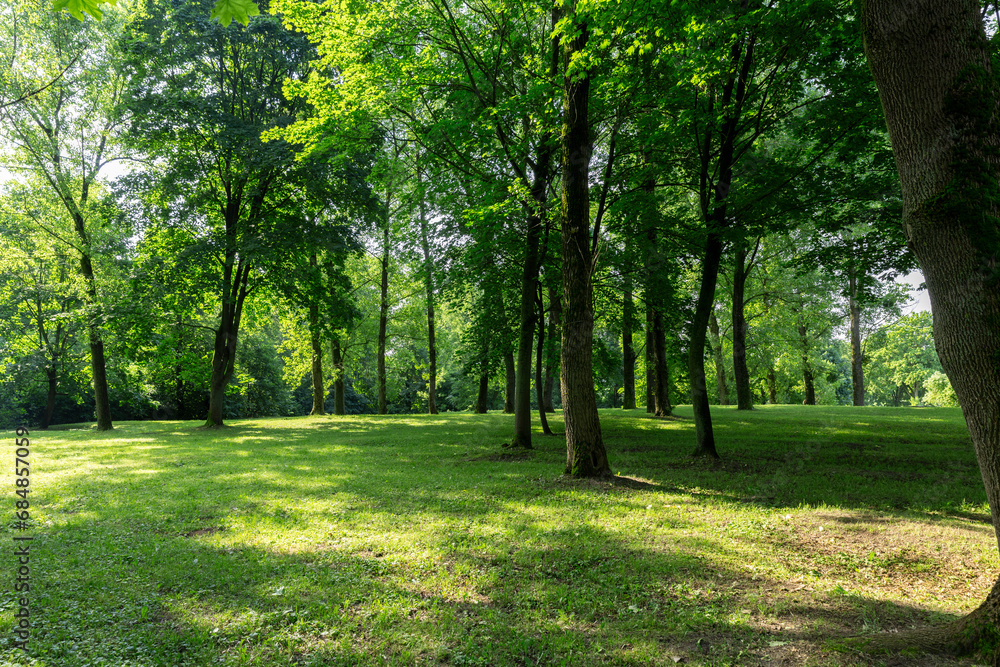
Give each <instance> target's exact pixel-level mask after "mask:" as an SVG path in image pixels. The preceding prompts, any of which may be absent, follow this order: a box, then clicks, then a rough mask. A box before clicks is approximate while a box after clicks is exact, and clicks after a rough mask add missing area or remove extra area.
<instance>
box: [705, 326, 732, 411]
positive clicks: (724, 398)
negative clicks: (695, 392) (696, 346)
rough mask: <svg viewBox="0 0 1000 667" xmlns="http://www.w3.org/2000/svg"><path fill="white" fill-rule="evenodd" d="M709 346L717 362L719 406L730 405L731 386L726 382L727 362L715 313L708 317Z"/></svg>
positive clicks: (716, 374) (716, 379) (716, 376)
mask: <svg viewBox="0 0 1000 667" xmlns="http://www.w3.org/2000/svg"><path fill="white" fill-rule="evenodd" d="M708 332H709V335H710V338H709V346H710V347H711V348H712V360H713V361H714V362H715V384H716V387H717V388H718V391H719V405H729V385H728V384H727V382H726V361H725V355H723V354H722V336H721V334H720V331H719V320H718V319H717V318H716V317H715V311H712V313H711V314H710V315H709V317H708Z"/></svg>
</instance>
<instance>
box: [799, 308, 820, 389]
mask: <svg viewBox="0 0 1000 667" xmlns="http://www.w3.org/2000/svg"><path fill="white" fill-rule="evenodd" d="M798 329H799V343H800V344H801V345H802V382H803V384H804V385H805V389H806V399H805V402H804V403H803V405H816V383H815V382H814V380H813V372H812V364H810V363H809V336H808V333H809V331H808V329H807V328H806V325H805V323H804V322H803V321H802V320H801V319H800V320H799V326H798Z"/></svg>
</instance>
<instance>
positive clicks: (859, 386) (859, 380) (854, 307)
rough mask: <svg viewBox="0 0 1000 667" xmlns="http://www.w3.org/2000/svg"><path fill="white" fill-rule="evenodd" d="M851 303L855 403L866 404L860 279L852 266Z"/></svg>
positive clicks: (852, 378) (849, 285) (849, 296)
mask: <svg viewBox="0 0 1000 667" xmlns="http://www.w3.org/2000/svg"><path fill="white" fill-rule="evenodd" d="M848 280H849V284H848V289H849V292H850V293H849V295H848V298H849V304H848V307H849V308H850V310H851V384H852V387H853V388H852V391H851V393H852V398H853V399H854V405H856V406H862V405H864V404H865V371H864V368H863V367H862V366H861V361H862V354H861V304H859V303H858V280H857V275H856V274H855V271H854V267H853V266H852V267H851V268H850V270H849V271H848Z"/></svg>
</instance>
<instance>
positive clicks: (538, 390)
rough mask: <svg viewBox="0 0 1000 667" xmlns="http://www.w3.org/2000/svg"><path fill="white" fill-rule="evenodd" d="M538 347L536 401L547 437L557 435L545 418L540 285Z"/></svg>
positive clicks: (543, 337) (542, 323) (542, 306)
mask: <svg viewBox="0 0 1000 667" xmlns="http://www.w3.org/2000/svg"><path fill="white" fill-rule="evenodd" d="M537 302H538V322H537V324H538V347H537V349H536V352H535V400H536V401H537V402H538V420H539V421H540V422H541V424H542V433H544V434H545V435H555V434H554V433H553V432H552V429H550V428H549V419H548V417H546V416H545V402H544V397H543V396H542V394H543V393H545V387H544V383H543V381H542V360H543V359H544V357H545V312H544V311H543V310H542V309H543V308H544V304H543V302H542V286H541V285H538V299H537Z"/></svg>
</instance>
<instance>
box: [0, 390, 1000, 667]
mask: <svg viewBox="0 0 1000 667" xmlns="http://www.w3.org/2000/svg"><path fill="white" fill-rule="evenodd" d="M677 415H678V416H677V417H676V418H673V419H668V420H656V419H652V418H650V417H647V416H646V415H645V413H641V412H638V411H632V412H623V411H620V410H618V411H612V410H608V411H602V415H601V417H602V426H603V429H604V438H605V442H606V445H607V448H608V453H609V458H610V460H611V464H612V466H613V468H614V470H615V472H616V473H617V475H616V477H615V478H614V479H612V480H605V481H576V480H570V479H567V478H564V477H563V476H562V475H561V472H562V469H563V467H564V464H565V444H564V440H563V439H562V438H544V437H542V436H540V435H536V437H535V445H536V449H535V450H533V451H531V452H517V451H511V450H505V449H502V448H501V447H500V443H502V442H504V441H505V440H507V439H508V437H509V432H510V430H511V428H512V417H510V416H508V415H499V414H491V415H486V416H482V415H471V414H449V415H440V416H425V415H419V416H418V415H409V416H388V417H378V416H358V417H346V418H344V417H332V416H327V417H302V418H293V419H267V420H247V421H236V422H232V425H231V427H229V428H227V429H223V430H216V431H206V430H201V429H197V428H195V426H196V424H194V423H182V422H126V423H120V424H118V425H117V427H116V429H115V430H114V431H113V432H112V433H110V434H105V435H101V434H97V433H95V432H93V431H92V430H91V429H90V428H89V426H88V425H77V426H70V427H63V428H60V427H57V428H53V429H51V430H50V431H48V432H41V431H36V432H32V434H31V440H32V459H31V471H32V476H31V480H32V486H31V489H32V491H31V497H30V500H31V504H32V507H31V511H32V519H33V527H32V529H31V530H30V534H32V535H34V536H35V540H34V542H33V543H32V546H31V550H32V561H31V577H32V590H31V598H30V601H31V611H32V614H33V616H32V623H33V628H32V637H31V640H30V642H29V646H30V647H31V650H30V652H29V653H30V655H31V656H32V658H31V659H30V660H27V659H25V658H24V657H23V655H22V653H21V652H20V651H18V650H15V649H10V648H4V649H3V650H4V651H5V652H4V653H3V656H4V657H6V659H8V660H9V661H10V662H13V663H17V664H22V663H25V662H29V663H31V664H36V665H50V666H63V665H65V666H78V665H79V666H83V665H114V666H116V667H117V666H123V667H124V666H143V667H146V666H154V665H234V666H235V665H344V666H355V665H490V666H493V665H512V666H513V665H580V666H589V665H674V664H678V663H679V662H680V663H682V664H691V665H694V664H699V665H701V664H704V665H757V664H760V665H778V664H785V665H805V664H810V665H858V664H907V665H920V664H927V665H944V664H955V665H959V664H974V663H973V662H971V661H960V660H953V661H948V660H945V659H942V658H940V657H938V658H923V659H921V658H919V657H913V656H910V657H907V658H905V660H903V662H892V658H891V657H890V658H878V657H867V656H860V655H857V654H852V653H845V652H843V651H838V650H835V649H834V647H835V646H836V641H835V640H837V639H838V638H841V637H845V636H848V635H855V634H867V633H874V632H879V631H887V630H898V629H905V628H909V627H914V626H920V625H923V624H930V623H941V622H944V621H947V620H948V619H951V618H955V617H957V616H958V615H961V614H963V613H966V612H968V611H970V610H971V609H973V608H974V607H975V606H977V605H978V603H979V602H980V601H981V600H982V599H983V598H984V597H985V595H986V593H987V592H988V590H989V588H990V586H991V585H992V583H993V582H994V581H995V579H996V575H997V571H998V568H1000V562H998V559H997V550H996V546H997V545H996V538H995V536H994V533H993V528H992V525H991V524H990V520H989V512H988V508H987V506H986V501H985V495H984V492H983V488H982V481H981V479H980V477H979V472H978V469H977V467H976V462H975V458H974V456H973V453H972V448H971V445H970V443H969V440H968V435H967V433H966V431H965V426H964V422H963V421H962V418H961V414H960V412H959V411H958V410H957V409H954V410H952V409H943V408H932V409H878V408H847V407H836V408H833V407H831V408H820V407H805V406H764V407H762V408H759V409H757V410H755V411H753V412H752V413H739V412H737V411H735V410H733V409H726V408H713V417H714V420H715V428H716V437H717V442H718V445H719V449H720V453H721V454H722V456H723V457H724V458H723V461H722V462H721V463H718V464H715V463H711V462H707V461H701V460H694V459H691V458H690V457H689V456H688V454H689V453H690V451H691V450H692V449H693V447H694V443H693V441H694V436H693V432H694V426H693V423H692V421H691V418H690V416H691V413H690V408H685V407H682V408H680V409H678V410H677ZM550 421H551V422H552V424H553V426H554V428H555V429H557V430H558V429H561V426H562V424H561V417H560V416H558V415H556V416H553V417H551V418H550ZM14 448H15V447H14V439H13V435H12V434H11V436H10V438H9V453H8V455H7V456H4V457H3V461H2V464H3V465H2V468H0V479H7V480H8V481H10V482H11V483H10V484H8V485H6V486H7V488H8V489H9V490H8V492H7V499H6V500H4V499H3V498H0V505H2V504H3V503H6V504H7V506H8V508H9V510H10V511H11V512H12V511H13V508H14V502H15V500H16V498H15V496H14V493H13V483H12V480H13V479H14V477H13V471H12V468H13V459H14ZM8 516H10V515H8ZM3 531H4V532H5V533H7V535H6V536H4V537H0V573H2V572H4V571H6V572H8V573H10V574H8V575H2V576H0V579H8V578H9V579H13V571H14V569H15V563H14V557H13V556H12V555H11V551H12V550H11V549H10V547H9V545H10V544H12V541H11V540H10V538H11V537H12V536H13V535H14V534H15V531H14V530H13V528H12V526H11V525H9V524H8V525H7V526H4V527H3ZM10 589H11V586H9V585H6V586H4V587H3V591H2V592H0V637H2V638H3V639H2V644H0V645H2V646H9V638H10V637H11V633H10V630H11V627H12V625H13V619H14V617H13V613H14V610H15V606H14V602H15V601H14V596H13V593H12V592H11V590H10Z"/></svg>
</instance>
